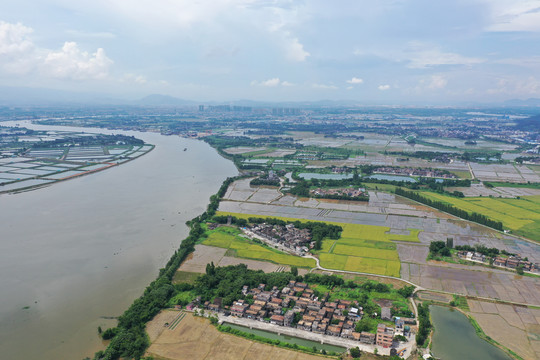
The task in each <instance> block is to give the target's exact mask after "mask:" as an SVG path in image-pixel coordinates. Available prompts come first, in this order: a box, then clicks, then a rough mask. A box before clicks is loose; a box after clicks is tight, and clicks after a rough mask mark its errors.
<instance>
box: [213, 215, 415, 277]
mask: <svg viewBox="0 0 540 360" xmlns="http://www.w3.org/2000/svg"><path fill="white" fill-rule="evenodd" d="M218 215H232V216H235V217H237V218H243V219H248V218H250V217H262V216H257V215H250V214H237V213H224V212H218ZM274 218H277V219H281V220H284V221H297V220H300V221H303V222H306V221H307V220H303V219H295V218H287V217H274ZM323 222H325V223H328V224H333V225H339V226H341V227H342V228H343V232H342V234H341V238H340V239H339V240H332V239H325V240H324V241H323V244H322V248H321V250H319V251H317V254H318V255H319V260H320V264H321V266H322V267H324V268H327V269H335V270H346V271H356V272H366V273H372V274H379V275H389V276H396V277H399V276H400V267H401V265H400V261H399V256H398V253H397V250H396V244H395V243H393V242H392V241H410V242H419V240H418V234H419V233H420V230H417V229H409V234H408V235H396V234H389V233H388V232H389V231H390V228H388V227H385V226H373V225H361V224H347V223H336V222H329V221H323Z"/></svg>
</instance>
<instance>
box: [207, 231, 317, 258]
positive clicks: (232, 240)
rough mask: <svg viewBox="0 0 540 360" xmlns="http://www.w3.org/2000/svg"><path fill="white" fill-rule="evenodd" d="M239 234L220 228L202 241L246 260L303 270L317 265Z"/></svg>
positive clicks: (210, 232) (238, 232) (208, 233)
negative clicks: (227, 250)
mask: <svg viewBox="0 0 540 360" xmlns="http://www.w3.org/2000/svg"><path fill="white" fill-rule="evenodd" d="M239 234H240V231H239V230H237V229H233V228H226V227H220V228H217V229H216V230H212V231H208V232H207V235H208V237H207V238H205V239H204V240H203V241H202V244H203V245H208V246H215V247H220V248H224V249H229V250H233V251H234V253H235V255H236V256H237V257H240V258H245V259H253V260H263V261H269V262H272V263H275V264H281V265H291V266H297V267H303V268H313V267H315V265H316V264H315V260H313V259H308V258H303V257H300V256H294V255H290V254H286V253H284V252H281V251H278V250H274V249H272V248H270V247H267V246H263V245H260V244H257V243H255V242H252V241H250V240H249V239H246V238H244V237H241V236H239Z"/></svg>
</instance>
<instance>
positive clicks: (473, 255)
mask: <svg viewBox="0 0 540 360" xmlns="http://www.w3.org/2000/svg"><path fill="white" fill-rule="evenodd" d="M457 256H458V257H459V258H460V259H464V260H467V261H473V262H478V263H483V264H486V265H489V264H492V265H493V266H498V267H502V268H506V269H509V270H518V269H522V270H523V271H527V272H531V273H535V274H538V273H540V264H538V263H533V262H530V261H529V260H528V259H527V258H522V257H521V256H520V255H510V256H508V257H503V256H495V257H491V256H486V255H484V254H481V253H479V252H473V251H458V252H457Z"/></svg>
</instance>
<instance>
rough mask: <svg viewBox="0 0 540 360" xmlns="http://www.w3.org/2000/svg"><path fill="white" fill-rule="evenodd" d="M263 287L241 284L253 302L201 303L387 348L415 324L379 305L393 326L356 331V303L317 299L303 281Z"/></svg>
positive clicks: (358, 315) (358, 314)
mask: <svg viewBox="0 0 540 360" xmlns="http://www.w3.org/2000/svg"><path fill="white" fill-rule="evenodd" d="M265 288H266V286H265V284H260V285H259V286H258V287H257V288H253V289H249V288H248V287H247V286H244V288H243V290H242V293H243V294H244V296H248V295H251V296H252V297H253V298H252V299H253V301H246V300H243V299H240V300H237V301H235V302H234V303H233V305H232V306H231V307H230V308H229V309H228V310H226V311H225V310H223V309H221V303H220V301H217V302H216V301H214V303H210V302H206V303H205V304H204V305H205V307H206V308H207V309H209V310H213V311H224V312H225V314H226V315H232V316H236V317H241V318H247V319H251V320H256V321H266V322H269V323H271V324H275V325H279V326H288V327H296V328H298V329H301V330H305V331H310V332H314V333H318V334H325V335H330V336H337V337H341V338H345V339H352V340H356V341H359V342H362V343H365V344H371V345H373V344H377V345H379V346H382V347H391V346H392V344H393V341H394V337H395V336H396V335H403V336H408V335H409V334H410V327H409V326H408V325H406V324H414V323H415V320H414V319H404V318H393V317H392V315H391V311H390V308H383V312H382V314H381V318H382V319H383V320H387V321H392V320H394V321H395V327H389V326H386V325H385V324H379V325H378V327H377V333H376V334H372V333H369V332H356V331H355V326H356V323H357V322H358V321H359V320H361V319H362V316H364V312H363V310H362V307H360V306H358V303H357V302H353V301H349V300H335V301H325V300H319V298H317V297H316V296H315V295H314V291H313V290H312V289H310V288H309V287H308V285H307V284H305V283H301V282H295V281H291V282H289V285H288V286H286V287H284V288H283V289H282V290H279V289H278V288H277V287H274V288H272V289H271V290H266V289H265ZM190 305H191V306H193V304H190ZM188 310H189V309H188Z"/></svg>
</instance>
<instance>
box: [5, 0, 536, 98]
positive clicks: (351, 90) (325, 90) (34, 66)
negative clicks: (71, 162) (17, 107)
mask: <svg viewBox="0 0 540 360" xmlns="http://www.w3.org/2000/svg"><path fill="white" fill-rule="evenodd" d="M0 82H1V84H2V85H9V86H28V87H45V88H54V89H62V90H74V91H91V92H100V93H106V94H109V95H114V96H118V97H139V96H144V95H147V94H152V93H161V94H169V95H172V96H177V97H181V98H185V99H193V100H195V99H196V100H201V101H204V100H217V101H224V100H235V99H253V100H269V101H283V100H292V101H297V100H320V99H333V100H340V99H351V100H357V101H358V102H360V103H373V102H376V103H384V104H394V103H395V104H404V103H415V104H418V103H426V104H430V103H440V104H445V103H448V104H452V103H456V102H463V101H479V102H494V101H502V100H506V99H513V98H521V99H526V98H530V97H540V0H534V1H533V0H464V1H462V0H382V1H376V0H371V1H364V0H356V1H339V0H337V1H286V0H283V1H282V0H274V1H271V0H263V1H252V0H223V1H222V0H199V1H193V0H192V1H185V0H137V1H129V0H93V1H87V0H81V1H73V0H70V1H68V0H46V1H36V0H17V1H14V0H8V1H3V2H1V3H0Z"/></svg>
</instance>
